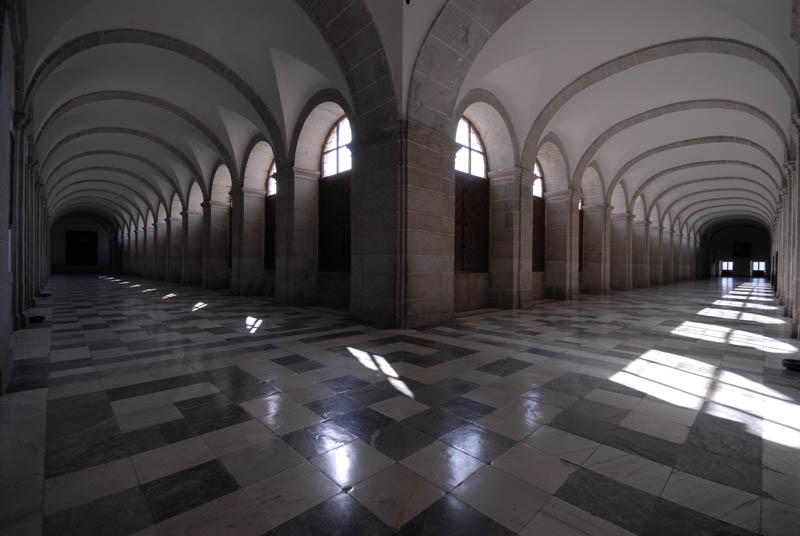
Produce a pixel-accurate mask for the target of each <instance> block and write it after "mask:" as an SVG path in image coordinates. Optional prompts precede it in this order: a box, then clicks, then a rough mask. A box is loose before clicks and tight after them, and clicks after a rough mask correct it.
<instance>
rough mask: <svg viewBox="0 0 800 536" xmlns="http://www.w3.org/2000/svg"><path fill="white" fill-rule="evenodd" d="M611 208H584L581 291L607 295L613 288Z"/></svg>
mask: <svg viewBox="0 0 800 536" xmlns="http://www.w3.org/2000/svg"><path fill="white" fill-rule="evenodd" d="M610 213H611V207H610V206H609V205H606V204H599V205H587V206H585V207H583V273H581V275H580V278H581V281H580V290H581V292H587V293H599V294H605V293H606V292H608V290H609V289H610V288H611V257H610V255H611V219H610V217H609V215H610Z"/></svg>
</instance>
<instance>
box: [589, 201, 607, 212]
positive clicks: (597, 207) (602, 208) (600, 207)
mask: <svg viewBox="0 0 800 536" xmlns="http://www.w3.org/2000/svg"><path fill="white" fill-rule="evenodd" d="M613 208H614V207H612V206H611V205H609V204H608V203H594V204H591V205H586V204H584V205H583V207H582V209H583V211H584V212H609V211H610V210H611V209H613Z"/></svg>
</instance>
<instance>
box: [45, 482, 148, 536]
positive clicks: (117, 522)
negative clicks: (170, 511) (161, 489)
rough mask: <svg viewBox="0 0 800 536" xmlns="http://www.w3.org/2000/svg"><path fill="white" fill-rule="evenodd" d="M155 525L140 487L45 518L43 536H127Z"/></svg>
mask: <svg viewBox="0 0 800 536" xmlns="http://www.w3.org/2000/svg"><path fill="white" fill-rule="evenodd" d="M151 524H152V519H151V517H150V512H149V511H148V508H147V503H146V502H145V498H144V496H143V495H142V491H141V490H140V489H139V488H138V487H134V488H130V489H127V490H124V491H120V492H119V493H115V494H113V495H109V496H107V497H103V498H102V499H98V500H96V501H93V502H90V503H87V504H83V505H81V506H76V507H75V508H71V509H69V510H63V511H61V512H58V513H55V514H52V515H49V516H45V518H44V522H43V524H42V534H43V535H45V536H51V535H52V536H62V535H64V534H103V535H109V536H117V535H119V536H126V535H128V534H133V533H135V532H137V531H139V530H143V529H146V528H147V527H149V526H150V525H151Z"/></svg>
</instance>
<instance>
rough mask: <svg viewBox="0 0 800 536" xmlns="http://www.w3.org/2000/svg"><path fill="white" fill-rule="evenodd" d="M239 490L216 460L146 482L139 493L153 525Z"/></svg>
mask: <svg viewBox="0 0 800 536" xmlns="http://www.w3.org/2000/svg"><path fill="white" fill-rule="evenodd" d="M238 489H239V485H238V484H237V483H236V480H235V479H234V478H233V477H232V476H231V474H230V473H228V471H227V470H226V469H225V466H223V465H222V463H220V462H219V461H218V460H212V461H209V462H206V463H203V464H200V465H196V466H194V467H191V468H189V469H184V470H183V471H180V472H178V473H174V474H171V475H169V476H165V477H162V478H159V479H157V480H153V481H152V482H147V483H146V484H143V485H142V490H143V491H144V495H145V497H146V498H147V504H148V506H149V508H150V513H151V514H152V516H153V521H155V522H156V523H158V522H160V521H163V520H165V519H169V518H170V517H173V516H176V515H178V514H181V513H183V512H186V511H188V510H191V509H193V508H197V507H198V506H201V505H203V504H205V503H207V502H209V501H213V500H214V499H217V498H219V497H222V496H223V495H227V494H228V493H232V492H234V491H236V490H238Z"/></svg>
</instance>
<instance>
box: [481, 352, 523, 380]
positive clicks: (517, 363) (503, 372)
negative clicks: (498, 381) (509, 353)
mask: <svg viewBox="0 0 800 536" xmlns="http://www.w3.org/2000/svg"><path fill="white" fill-rule="evenodd" d="M532 365H533V363H528V362H527V361H522V360H520V359H514V358H513V357H507V358H505V359H499V360H497V361H494V362H492V363H489V364H488V365H484V366H482V367H480V368H478V369H477V370H479V371H481V372H486V373H488V374H494V375H495V376H508V375H509V374H513V373H515V372H519V371H520V370H523V369H526V368H528V367H530V366H532Z"/></svg>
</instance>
